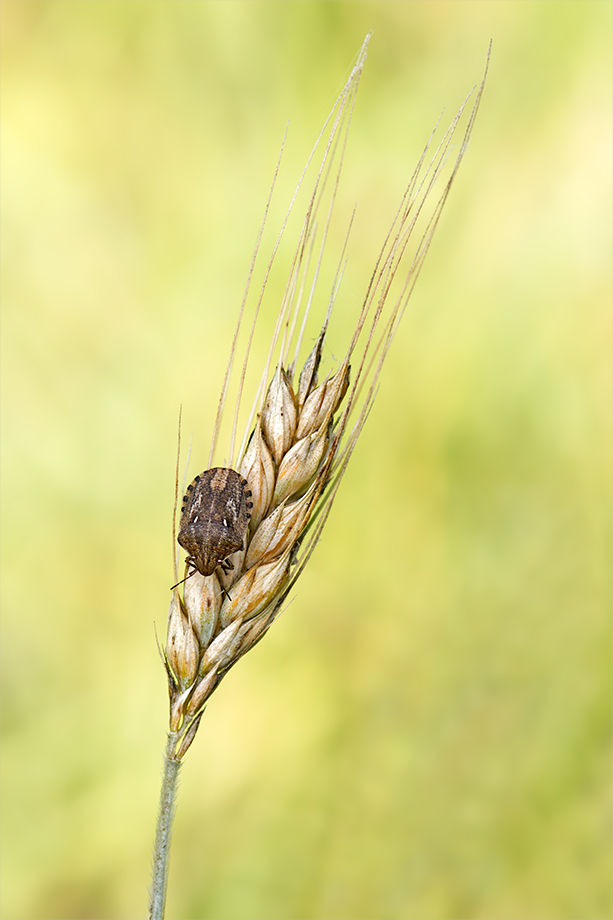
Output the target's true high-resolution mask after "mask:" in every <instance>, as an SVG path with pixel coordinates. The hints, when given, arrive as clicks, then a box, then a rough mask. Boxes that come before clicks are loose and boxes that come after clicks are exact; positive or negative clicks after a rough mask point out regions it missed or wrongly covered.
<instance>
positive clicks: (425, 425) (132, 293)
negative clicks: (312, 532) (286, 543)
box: [1, 0, 611, 920]
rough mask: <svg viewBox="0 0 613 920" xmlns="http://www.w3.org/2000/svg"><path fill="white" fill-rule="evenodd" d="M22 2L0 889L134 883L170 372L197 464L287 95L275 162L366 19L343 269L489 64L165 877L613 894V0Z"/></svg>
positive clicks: (204, 885)
mask: <svg viewBox="0 0 613 920" xmlns="http://www.w3.org/2000/svg"><path fill="white" fill-rule="evenodd" d="M1 12H2V70H3V83H2V113H3V123H2V160H3V175H2V230H3V246H2V257H3V262H2V272H3V275H2V301H3V310H2V323H3V335H2V350H3V353H2V378H3V387H2V400H3V412H2V439H3V448H4V449H3V477H2V489H3V495H2V509H3V522H2V525H3V540H2V550H3V579H2V590H3V643H2V655H3V662H2V681H3V688H4V692H3V697H2V699H3V722H2V726H3V747H2V750H3V774H2V782H3V808H2V822H3V833H2V872H3V876H2V916H3V917H5V918H11V920H21V918H38V920H41V918H43V920H46V918H60V920H67V918H80V920H83V918H133V917H139V916H143V915H144V913H145V912H146V889H147V886H148V883H149V860H150V852H151V846H152V838H153V830H154V822H155V809H156V807H157V799H158V793H159V779H160V767H161V756H162V747H163V743H164V735H165V730H166V723H167V695H166V687H165V677H164V673H163V668H162V665H161V662H160V660H159V658H158V654H157V651H156V647H155V639H154V630H153V623H154V621H155V623H156V624H157V630H158V634H160V635H162V636H163V635H164V631H165V620H166V612H167V603H168V599H169V592H168V588H169V585H170V584H171V581H170V579H171V577H172V571H171V552H172V548H171V538H170V519H171V513H172V501H173V488H174V485H173V483H174V462H175V447H176V424H177V415H178V407H179V405H180V404H183V412H184V433H185V435H186V436H187V435H189V434H190V433H191V432H193V434H194V447H193V455H192V456H193V460H192V466H191V469H192V471H193V472H194V473H195V472H197V471H199V470H200V469H202V468H204V467H205V466H206V458H207V451H208V443H209V437H210V432H211V424H212V419H213V416H214V411H215V407H216V401H217V394H218V391H219V386H220V382H221V374H222V367H223V361H224V359H225V355H226V352H227V348H228V344H229V340H230V334H231V329H232V325H233V322H234V318H235V315H236V310H237V308H238V305H239V303H240V299H241V296H242V291H243V285H244V281H245V278H246V274H247V269H248V265H249V262H250V258H251V252H252V247H253V243H254V241H255V237H256V232H257V228H258V226H259V221H260V219H261V215H262V212H263V207H264V203H265V200H266V195H267V190H268V186H269V183H270V179H271V176H272V172H273V169H274V165H275V162H276V157H277V152H278V149H279V146H280V143H281V138H282V135H283V132H284V130H285V125H286V122H287V121H288V120H290V140H289V143H288V151H287V157H286V163H285V167H284V177H285V178H283V179H282V181H281V187H280V195H281V204H283V203H284V202H285V201H286V200H287V190H288V189H290V188H291V187H292V185H293V183H294V181H295V180H296V178H297V176H298V174H299V170H300V168H301V166H302V164H303V161H304V160H305V158H306V155H307V153H308V151H309V149H310V145H311V143H312V141H313V139H314V136H315V133H316V130H317V129H318V127H319V125H320V124H321V121H322V119H323V117H324V116H325V115H326V113H327V111H328V109H329V108H330V106H331V104H332V101H333V99H334V97H335V95H336V93H337V92H338V90H339V89H340V87H341V86H342V85H343V82H344V80H345V79H346V77H347V74H348V72H349V69H350V67H351V62H352V60H353V58H354V56H355V54H356V53H357V51H358V49H359V47H360V45H361V42H362V40H363V37H364V35H365V33H366V32H367V31H368V30H369V29H372V30H373V32H374V34H373V38H372V41H371V46H370V53H369V58H368V61H367V65H366V69H365V72H364V76H363V80H362V85H361V89H360V93H359V97H358V104H357V106H356V112H355V116H354V122H353V128H352V136H351V143H350V147H349V151H348V159H347V168H346V172H345V176H344V180H343V183H344V185H343V188H344V192H345V194H346V196H347V201H349V202H351V203H352V202H353V200H354V199H355V198H357V199H358V202H359V210H358V218H357V226H356V229H355V232H354V239H353V243H352V249H351V258H352V262H351V265H352V266H353V267H354V270H355V275H350V276H349V280H348V282H347V286H346V298H347V299H346V301H345V302H346V303H349V302H351V303H354V304H355V303H357V302H358V301H359V298H360V295H361V293H362V291H363V289H364V279H365V278H367V277H368V275H369V272H370V267H371V265H372V263H373V260H374V258H375V255H376V253H377V252H378V249H379V246H380V244H381V242H382V232H383V228H384V227H385V226H386V224H387V223H388V221H389V219H390V218H391V216H392V214H393V212H394V210H395V207H396V205H397V203H398V201H399V196H400V194H401V191H402V189H403V187H404V185H405V183H406V181H407V179H408V177H409V175H410V173H411V172H412V169H413V166H414V164H415V161H416V157H417V154H418V151H419V150H420V148H421V146H422V145H423V143H424V142H425V140H426V139H427V137H428V135H429V132H430V130H431V128H432V126H433V124H434V122H435V120H436V118H437V116H438V114H439V112H440V110H441V109H442V108H443V107H444V106H445V107H446V108H447V111H448V113H449V114H450V115H451V113H452V112H453V111H455V109H456V108H457V106H458V105H459V104H460V102H461V100H462V98H463V96H464V94H465V92H467V91H468V90H469V89H470V88H471V87H472V86H473V85H474V84H475V83H476V82H478V81H479V80H480V79H481V75H482V72H483V67H484V63H485V54H486V50H487V46H488V43H489V40H490V38H492V39H493V42H494V44H493V52H492V62H491V70H490V76H489V80H488V84H487V87H486V90H485V95H484V98H483V102H482V106H481V110H480V113H479V117H478V120H477V125H476V128H475V132H474V137H473V141H472V144H471V147H470V149H469V151H468V155H467V157H466V160H465V162H464V164H463V166H462V168H461V170H460V173H459V176H458V181H457V183H456V186H455V188H454V190H453V193H452V195H451V198H450V201H449V203H448V206H447V209H446V212H445V214H444V215H443V220H442V222H441V226H440V227H439V230H438V232H437V236H436V238H435V241H434V244H433V248H432V251H431V253H430V256H429V258H428V260H427V262H426V266H425V269H424V271H423V274H422V277H421V279H420V281H419V283H418V286H417V288H416V291H415V294H414V297H413V299H412V301H411V304H410V308H409V310H408V312H407V315H406V316H405V318H404V321H403V326H402V328H401V330H400V333H399V335H398V337H397V340H396V342H395V346H394V349H393V351H392V353H391V355H390V359H389V364H388V366H387V368H386V370H385V372H384V375H383V382H382V386H381V390H380V393H379V396H378V400H377V403H376V405H375V409H374V411H373V413H372V414H371V417H370V419H369V421H368V424H367V426H366V429H365V431H364V433H363V436H362V439H361V442H360V444H359V446H358V449H357V451H356V453H355V455H354V458H353V460H352V464H351V467H350V469H349V472H348V475H347V477H346V480H345V482H344V484H343V488H342V489H341V492H340V494H339V497H338V499H337V503H336V505H335V507H334V510H333V513H332V516H331V518H330V521H329V524H328V526H327V530H326V532H325V534H324V539H323V541H322V542H321V544H320V545H319V547H318V549H317V551H316V553H315V555H314V557H313V559H312V561H311V563H310V565H309V568H308V569H307V571H306V573H305V575H304V576H303V578H302V579H301V581H300V582H299V584H298V585H297V588H296V590H295V592H294V594H295V599H294V601H293V603H292V604H291V606H290V608H289V610H288V611H287V612H286V614H285V615H284V616H283V617H282V618H281V619H280V620H279V622H278V623H277V624H276V626H275V628H274V629H273V630H272V631H271V633H270V634H269V635H268V637H267V638H266V640H265V641H264V642H262V643H261V644H260V645H258V647H257V648H256V649H255V650H254V651H253V652H252V653H251V654H250V655H248V656H247V658H245V659H244V660H243V661H242V662H241V663H240V664H239V665H238V666H237V668H236V669H235V670H234V671H233V672H232V673H231V675H230V676H229V677H228V678H227V680H226V681H225V682H224V684H223V685H222V687H221V688H220V690H219V692H218V693H217V694H216V695H215V696H214V697H213V699H212V701H211V703H210V705H209V707H208V710H207V713H206V716H205V719H204V722H203V726H202V728H201V730H200V734H199V736H198V738H197V739H196V742H195V743H194V745H193V747H192V749H191V751H190V753H189V755H188V757H187V760H186V764H185V767H184V770H183V774H182V786H181V789H180V796H179V808H178V815H177V821H176V829H175V834H174V840H173V855H172V862H171V878H170V889H169V900H168V916H169V918H184V920H189V918H246V920H250V918H262V920H267V918H305V920H309V918H332V920H353V918H364V920H371V918H390V920H391V918H394V920H403V918H451V920H454V918H455V920H461V918H526V920H527V918H530V920H532V918H542V920H557V918H569V920H578V918H581V920H599V918H604V917H608V916H610V914H611V868H610V866H611V847H610V795H609V791H610V740H611V739H610V736H611V730H610V729H611V693H610V665H611V661H610V659H611V625H610V599H611V587H610V571H609V570H610V558H611V535H610V517H611V514H610V509H611V482H610V472H609V468H610V462H611V433H610V427H611V426H610V419H609V414H610V385H611V353H610V352H611V347H610V333H611V329H610V327H611V311H610V299H611V270H610V248H611V217H610V211H611V180H610V166H611V86H610V77H611V40H610V32H611V4H610V3H608V2H598V0H596V2H594V0H587V2H586V0H580V2H556V0H554V2H531V0H527V2H504V0H501V2H464V0H459V2H457V0H455V2H421V0H416V2H387V0H383V2H334V0H332V2H294V3H280V2H268V0H264V2H262V0H255V2H245V0H236V2H232V3H226V2H217V0H215V2H183V0H179V2H175V0H172V2H170V0H160V2H141V3H129V2H114V0H104V2H96V0H93V2H92V0H90V2H88V3H73V2H65V0H58V2H55V0H50V2H47V0H44V2H21V0H20V2H13V0H9V2H7V0H4V2H3V3H2V6H1ZM284 183H285V184H284ZM283 196H286V197H285V198H284V197H283ZM275 219H276V218H275ZM351 298H353V301H352V300H351ZM356 298H357V299H356Z"/></svg>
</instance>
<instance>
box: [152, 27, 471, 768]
mask: <svg viewBox="0 0 613 920" xmlns="http://www.w3.org/2000/svg"><path fill="white" fill-rule="evenodd" d="M367 44H368V38H367V40H366V42H365V43H364V46H363V48H362V51H361V52H360V55H359V56H358V60H357V62H356V65H355V67H354V69H353V71H352V74H351V76H350V78H349V80H348V82H347V84H346V86H345V87H344V89H343V91H342V92H341V94H340V96H339V98H338V100H337V103H336V105H335V107H334V108H333V110H332V112H331V114H330V116H329V117H328V119H327V121H326V123H325V124H324V127H323V129H322V132H321V133H320V135H319V138H318V139H317V142H316V144H315V148H314V150H313V152H312V153H311V156H310V157H309V161H308V163H307V166H308V165H309V163H311V161H312V160H313V157H314V155H315V151H316V150H317V149H318V145H320V144H321V145H322V146H323V148H324V149H323V154H322V155H321V160H320V164H319V167H318V171H317V174H316V177H315V181H314V186H313V192H312V194H311V196H310V198H309V202H308V205H307V209H306V214H305V218H304V221H303V224H302V229H301V231H300V234H299V238H298V241H297V245H296V248H295V253H294V258H293V262H292V266H291V270H290V275H289V278H288V280H287V284H286V288H285V294H284V296H283V298H282V302H281V304H280V307H279V312H278V318H277V323H276V326H275V329H274V330H273V333H272V335H271V341H270V350H269V354H268V358H267V360H266V363H265V367H264V370H263V374H262V377H261V382H260V386H259V390H258V393H257V394H256V398H255V400H254V409H253V410H252V413H251V415H250V417H249V420H248V423H247V426H246V431H245V437H244V440H243V444H242V446H241V448H240V449H239V452H238V463H237V465H236V469H235V470H234V469H233V463H232V457H233V454H234V444H235V437H236V430H237V421H238V415H239V409H240V404H241V398H242V395H243V384H244V382H245V378H246V372H247V364H248V360H249V355H250V349H251V342H252V338H253V332H254V329H255V325H256V322H257V319H258V316H259V312H260V305H261V302H262V298H263V296H264V293H265V289H266V283H267V279H268V276H269V273H270V270H271V267H272V264H273V261H274V258H275V255H276V252H277V249H278V246H279V244H280V241H281V238H282V236H283V233H284V231H285V226H286V223H287V217H286V220H285V222H284V224H283V226H282V228H281V232H280V234H279V238H278V240H277V243H276V245H275V248H274V251H273V255H272V257H271V259H270V262H269V264H268V267H267V269H266V272H265V276H264V282H263V284H262V288H261V290H260V293H259V297H258V298H257V303H256V305H255V309H254V312H253V317H252V324H251V329H250V332H249V335H248V342H247V345H246V348H245V353H244V357H243V362H242V368H241V369H240V370H239V380H238V396H237V401H236V409H235V413H234V422H233V428H232V437H231V443H230V452H229V456H230V461H229V467H228V468H214V467H212V459H213V456H214V453H215V449H216V446H217V439H218V435H219V430H220V424H221V418H222V412H223V409H224V404H225V400H226V395H227V393H228V386H229V381H230V378H231V374H232V371H233V367H234V363H235V358H236V357H237V354H238V345H237V343H238V341H239V331H240V329H241V324H242V323H243V322H245V321H246V320H245V316H246V313H245V304H246V302H247V295H248V291H249V284H250V281H251V275H252V271H253V264H254V263H252V267H251V270H250V274H249V282H248V285H247V291H246V292H245V297H244V299H243V304H242V306H241V310H240V314H239V321H238V325H237V331H236V333H235V336H234V339H233V343H232V348H231V351H230V356H229V359H228V366H227V371H226V376H225V379H224V382H223V386H222V395H221V398H220V401H219V408H218V413H217V419H216V423H215V429H214V433H213V439H212V447H211V454H210V461H209V465H210V467H211V469H209V470H207V471H205V472H204V473H203V474H201V475H200V476H199V477H196V480H194V483H192V485H191V486H189V488H188V492H187V493H186V497H185V499H184V514H187V513H188V512H190V508H191V505H190V503H192V504H193V503H194V496H198V500H200V497H201V494H202V495H204V494H205V493H206V489H208V488H209V485H211V487H215V484H216V483H221V484H222V485H221V486H220V488H221V487H222V486H223V484H224V483H226V482H227V483H228V485H227V489H228V492H227V498H226V499H225V501H226V504H225V505H224V504H223V503H222V505H221V510H220V511H219V514H218V520H216V521H215V522H214V526H213V524H211V525H210V527H209V524H207V525H206V526H207V528H208V529H207V530H206V535H207V536H206V539H207V540H210V541H212V543H211V545H212V546H213V547H214V548H215V551H216V553H217V555H215V553H212V551H211V552H210V553H209V552H208V550H207V552H206V553H203V554H202V557H201V558H200V560H199V557H198V554H197V551H196V550H197V545H196V544H194V543H193V542H192V543H189V541H187V542H186V539H183V538H182V537H181V534H183V533H184V531H181V534H180V535H179V538H180V540H182V545H183V546H184V547H186V548H188V547H189V555H188V558H187V566H186V572H185V575H186V577H185V579H184V586H183V590H182V596H181V593H180V591H179V588H178V586H175V588H174V592H173V597H172V601H171V605H170V613H169V620H168V636H167V642H166V649H165V653H164V661H165V665H166V670H167V674H168V681H169V689H170V712H171V716H170V728H171V732H173V733H174V734H175V737H176V739H177V740H176V747H175V755H174V756H175V758H176V760H180V759H181V758H182V757H183V755H184V754H185V752H186V751H187V749H188V747H189V745H190V744H191V742H192V740H193V738H194V736H195V734H196V731H197V728H198V725H199V720H200V717H201V715H202V711H203V707H204V705H205V704H206V701H207V700H208V699H209V697H210V695H211V693H213V691H214V690H215V689H216V687H217V686H218V685H219V682H220V681H221V680H222V679H223V677H224V676H225V675H226V674H227V673H228V671H229V670H230V668H231V667H232V666H233V665H234V664H235V663H236V662H237V661H238V660H239V659H240V658H241V657H242V656H243V655H244V654H245V653H246V652H247V651H249V649H251V648H252V647H253V646H254V645H255V643H256V642H258V641H259V640H260V639H261V638H262V636H263V635H264V634H265V633H266V631H267V630H268V629H269V628H270V626H271V625H272V623H273V621H274V620H275V618H276V617H277V616H278V614H279V612H280V610H281V608H282V605H283V602H284V600H285V598H286V597H287V595H288V592H289V591H290V590H291V588H292V586H293V585H294V583H295V582H296V579H297V578H298V576H299V575H300V573H301V572H302V570H303V569H304V566H305V564H306V562H307V561H308V559H309V557H310V555H311V553H312V551H313V549H314V547H315V544H316V543H317V541H318V539H319V537H320V535H321V531H322V529H323V527H324V524H325V522H326V519H327V517H328V514H329V512H330V508H331V505H332V502H333V500H334V497H335V495H336V492H337V489H338V487H339V484H340V481H341V479H342V477H343V474H344V472H345V470H346V467H347V463H348V462H349V459H350V457H351V454H352V452H353V449H354V447H355V445H356V442H357V439H358V437H359V435H360V433H361V431H362V428H363V426H364V423H365V421H366V418H367V416H368V413H369V411H370V409H371V407H372V404H373V401H374V398H375V395H376V390H377V385H378V381H379V375H380V373H381V368H382V366H383V363H384V361H385V358H386V356H387V353H388V351H389V348H390V345H391V342H392V339H393V337H394V334H395V332H396V329H397V327H398V323H399V322H400V319H401V318H402V315H403V313H404V310H405V308H406V304H407V301H408V299H409V297H410V295H411V292H412V290H413V287H414V284H415V281H416V279H417V275H418V274H419V270H420V268H421V266H422V263H423V260H424V258H425V255H426V253H427V250H428V247H429V245H430V242H431V240H432V236H433V233H434V230H435V229H436V225H437V223H438V220H439V217H440V214H441V210H442V208H443V206H444V204H445V201H446V199H447V196H448V194H449V190H450V188H451V184H452V182H453V180H454V178H455V175H456V173H457V170H458V167H459V165H460V162H461V160H462V157H463V155H464V152H465V151H466V147H467V144H468V140H469V138H470V134H471V131H472V127H473V124H474V120H475V117H476V113H477V108H478V105H479V101H480V98H481V94H482V92H483V87H484V82H485V77H484V79H483V82H482V83H481V85H480V87H479V88H478V91H477V94H476V99H475V102H474V103H473V107H472V110H471V111H470V112H469V113H468V122H467V126H466V128H465V133H464V136H463V139H462V142H461V145H460V147H459V151H458V153H457V155H456V158H455V160H454V159H452V158H451V156H450V153H451V149H452V140H453V138H454V134H455V132H456V129H457V128H458V124H459V121H460V118H461V116H462V114H463V112H464V109H465V106H466V102H467V99H468V97H467V99H466V100H465V102H464V104H463V105H462V106H461V108H460V110H459V111H458V113H457V114H456V115H455V116H454V118H453V119H452V121H451V124H450V126H449V127H448V128H447V129H446V131H445V132H444V133H443V135H442V139H440V140H439V141H438V142H437V143H436V145H435V143H434V140H433V138H434V133H433V135H432V136H431V138H430V140H429V141H428V143H427V144H426V147H425V149H424V152H423V154H422V157H421V159H420V161H419V163H418V166H417V168H416V169H415V171H414V173H413V175H412V176H411V179H410V181H409V184H408V186H407V188H406V190H405V193H404V196H403V197H402V200H401V204H400V207H399V208H398V211H397V213H396V215H395V217H394V219H393V221H392V223H391V226H390V229H389V232H388V235H387V238H386V239H385V241H384V244H383V246H382V248H381V251H380V253H379V256H378V259H377V261H376V263H375V266H374V270H373V272H372V275H371V278H370V283H369V285H368V288H367V290H366V293H365V295H364V299H363V302H362V305H361V307H360V310H359V313H358V315H357V317H356V320H355V328H354V332H353V334H352V336H351V341H350V343H349V345H348V347H347V351H346V353H345V355H344V357H343V359H342V361H341V362H340V365H339V366H338V368H337V369H336V370H335V372H334V373H330V374H328V375H327V376H326V377H325V378H324V379H323V380H322V381H321V382H319V380H318V372H319V369H320V363H321V359H322V354H323V351H324V346H325V341H326V333H327V328H328V322H329V319H330V315H331V311H332V308H333V305H334V301H335V298H336V294H337V291H338V286H339V284H340V282H341V278H342V274H343V265H344V259H345V253H344V252H343V254H342V256H341V259H340V261H339V263H338V267H337V269H336V277H335V279H334V284H333V289H332V292H331V295H330V296H329V299H328V307H327V310H326V313H325V316H324V319H323V322H322V323H321V327H320V329H319V332H318V334H317V337H316V341H315V345H314V347H313V348H312V350H311V352H310V354H309V355H308V357H307V358H306V360H305V361H304V363H303V366H302V369H301V371H300V374H299V375H298V379H297V381H296V382H295V376H296V374H295V368H296V364H297V356H298V355H299V353H300V350H301V345H302V340H303V335H304V330H305V327H306V324H307V319H308V317H309V312H310V309H311V304H312V302H313V298H314V295H315V291H316V287H317V281H318V278H319V273H320V268H321V263H322V259H323V255H324V246H325V242H326V239H327V236H328V230H329V227H330V225H331V221H332V214H333V210H334V203H335V200H336V192H337V188H338V182H339V178H340V172H341V167H342V163H343V157H344V151H345V143H346V136H347V129H348V126H349V122H350V118H351V114H352V111H353V104H354V101H355V94H356V91H357V87H358V83H359V79H360V75H361V72H362V67H363V64H364V60H365V55H366V47H367ZM486 73H487V69H486ZM437 127H438V125H437ZM435 130H436V129H435ZM326 132H327V135H326ZM445 169H446V170H447V174H446V178H445V179H444V180H443V182H444V184H443V187H442V192H441V194H440V197H439V198H438V200H437V201H436V203H435V205H434V207H433V208H432V209H431V212H430V214H429V215H428V214H427V213H426V211H425V208H424V206H425V203H426V200H427V199H428V197H429V196H430V194H431V193H432V189H433V187H434V183H435V181H436V180H437V179H440V177H441V175H444V170H445ZM305 172H306V170H305ZM304 175H305V173H303V175H302V177H301V179H300V182H299V184H298V189H297V192H296V194H297V193H298V190H299V189H300V187H301V185H302V182H303V179H304ZM273 185H274V183H273ZM296 194H295V195H294V198H293V199H292V202H291V204H290V208H289V210H288V216H289V213H290V212H291V210H292V208H293V206H294V202H295V200H296ZM269 200H270V199H269ZM324 209H326V217H325V221H324V225H323V233H322V240H321V244H320V252H319V255H318V256H317V258H316V259H315V260H314V261H313V260H312V258H311V256H312V254H313V252H314V244H315V239H316V234H317V224H316V221H315V216H316V214H317V213H318V211H320V210H321V211H323V210H324ZM267 210H268V205H267ZM352 219H353V218H352ZM350 226H351V222H350ZM416 227H417V229H416ZM261 235H262V231H260V237H259V238H258V247H259V239H260V238H261ZM347 236H348V231H347ZM414 237H416V242H415V245H414V246H413V247H412V248H411V246H409V243H411V244H412V243H413V238H414ZM345 245H346V244H345ZM258 247H256V255H257V252H258ZM254 262H255V256H254ZM397 276H398V277H397ZM305 297H306V304H305ZM290 350H292V351H293V354H294V358H293V360H292V361H291V362H290V361H289V358H288V355H289V353H290ZM352 363H353V367H354V370H353V371H352ZM271 368H274V370H273V372H272V374H271V373H270V370H271ZM177 483H178V475H177ZM177 488H178V486H177ZM190 490H191V492H190ZM206 494H208V493H206ZM220 494H221V493H220ZM185 508H187V512H186V511H185ZM194 508H195V510H194V509H193V508H192V510H193V515H192V517H193V520H194V521H196V522H198V521H199V520H200V506H199V505H198V506H197V507H196V506H194ZM225 509H226V510H227V513H226V510H225ZM182 522H183V517H182ZM198 526H199V527H200V526H203V525H202V523H201V522H200V523H198ZM190 539H191V538H190ZM216 541H217V542H216ZM193 545H196V550H194V549H192V546H193ZM237 547H238V548H237ZM210 559H212V560H213V561H212V562H210V564H209V560H210ZM203 560H205V562H203ZM216 560H217V563H218V564H216ZM175 580H176V579H175ZM179 584H181V583H179Z"/></svg>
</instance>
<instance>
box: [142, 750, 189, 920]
mask: <svg viewBox="0 0 613 920" xmlns="http://www.w3.org/2000/svg"><path fill="white" fill-rule="evenodd" d="M176 745H177V735H176V733H174V732H170V734H169V735H168V742H167V744H166V752H165V754H164V775H163V778H162V792H161V795H160V810H159V814H158V823H157V828H156V831H155V846H154V849H153V879H152V883H151V903H150V906H149V920H164V912H165V910H166V889H167V887H168V865H169V862H170V838H171V835H172V822H173V820H174V816H175V807H176V799H177V779H178V777H179V769H180V767H181V762H180V761H178V760H175V750H176Z"/></svg>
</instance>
